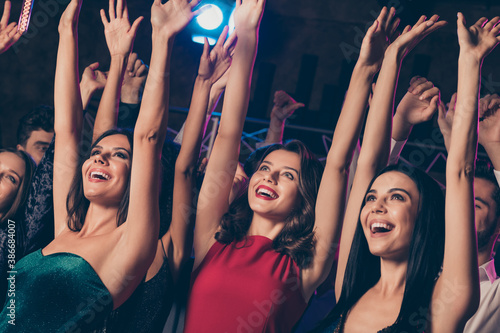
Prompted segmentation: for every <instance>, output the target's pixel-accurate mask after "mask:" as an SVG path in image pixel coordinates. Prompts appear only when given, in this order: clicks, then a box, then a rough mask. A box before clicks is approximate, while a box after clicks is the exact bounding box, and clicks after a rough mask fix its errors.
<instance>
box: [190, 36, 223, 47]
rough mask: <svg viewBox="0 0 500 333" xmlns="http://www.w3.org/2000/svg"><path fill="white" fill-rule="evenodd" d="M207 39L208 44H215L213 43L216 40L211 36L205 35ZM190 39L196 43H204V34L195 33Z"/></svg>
mask: <svg viewBox="0 0 500 333" xmlns="http://www.w3.org/2000/svg"><path fill="white" fill-rule="evenodd" d="M207 39H208V44H210V45H215V43H216V42H217V40H215V39H214V38H211V37H207ZM191 40H192V41H193V42H195V43H198V44H205V36H201V35H195V36H193V37H192V38H191Z"/></svg>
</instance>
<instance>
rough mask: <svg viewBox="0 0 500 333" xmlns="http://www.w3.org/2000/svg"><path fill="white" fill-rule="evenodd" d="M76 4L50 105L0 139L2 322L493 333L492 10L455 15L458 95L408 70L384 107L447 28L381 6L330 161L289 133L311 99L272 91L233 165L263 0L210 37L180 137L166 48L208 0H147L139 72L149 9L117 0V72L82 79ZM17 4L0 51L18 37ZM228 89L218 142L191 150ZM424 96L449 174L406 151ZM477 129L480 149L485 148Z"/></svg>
mask: <svg viewBox="0 0 500 333" xmlns="http://www.w3.org/2000/svg"><path fill="white" fill-rule="evenodd" d="M82 2H83V1H82V0H71V1H70V2H69V4H68V6H67V8H66V9H65V11H64V13H63V14H62V16H61V18H60V21H59V27H58V31H59V45H58V51H57V63H56V71H55V87H54V92H55V93H54V106H53V107H49V106H40V107H37V108H36V109H34V110H33V111H32V112H30V113H28V114H26V115H25V116H24V117H23V118H22V119H21V121H20V124H19V128H18V132H17V139H18V144H17V147H15V148H8V149H2V150H0V273H1V274H0V285H1V288H0V295H1V297H0V302H1V303H2V304H3V310H2V312H1V314H0V332H44V333H46V332H120V333H122V332H134V333H135V332H183V331H184V332H196V333H199V332H214V333H219V332H238V333H239V332H245V333H250V332H278V333H279V332H346V333H349V332H362V333H367V332H368V333H375V332H397V333H401V332H438V333H442V332H467V333H473V332H474V333H477V332H479V333H483V332H486V333H488V332H492V333H493V332H498V331H499V329H500V297H499V296H498V295H497V294H498V293H500V287H499V286H500V279H499V278H498V277H497V274H496V273H495V265H494V261H493V255H494V247H495V243H496V240H497V236H498V234H499V233H500V188H499V185H498V184H499V183H500V111H499V108H500V97H499V96H498V95H496V94H492V95H485V96H483V97H482V98H481V94H480V86H481V85H480V78H481V66H482V63H483V60H484V58H485V57H486V56H487V55H488V54H489V53H490V52H492V51H493V49H494V48H495V47H496V45H497V44H498V43H499V42H500V35H499V33H500V24H499V22H500V17H498V16H497V17H494V18H491V19H488V18H481V19H479V20H478V21H477V22H475V23H473V24H470V23H466V22H465V18H464V16H463V15H462V14H461V13H458V14H457V21H456V27H457V37H458V43H459V47H460V52H459V56H458V69H457V71H458V83H457V90H456V91H457V92H456V93H455V94H454V95H453V97H452V98H451V101H450V103H449V104H447V105H445V104H444V103H443V102H442V101H441V99H440V91H439V89H438V88H437V87H435V86H434V84H433V83H432V82H430V81H428V80H427V79H425V78H423V77H414V78H413V79H412V80H411V82H410V84H409V88H408V91H407V92H406V94H405V96H404V97H403V99H402V100H401V101H400V103H399V104H398V105H397V107H396V108H395V104H394V103H395V101H394V100H395V91H396V88H397V82H398V78H399V72H400V69H401V66H402V64H403V60H404V58H405V57H406V55H407V54H408V53H409V52H411V51H412V50H413V48H415V47H418V44H419V42H420V41H422V40H423V39H424V38H425V37H426V36H427V35H429V34H431V33H435V31H436V30H439V29H440V28H441V27H443V26H444V25H446V24H447V23H446V22H444V21H440V20H439V17H438V16H437V15H434V16H432V17H430V18H426V17H425V16H422V17H420V19H419V20H418V21H417V22H416V23H415V24H414V25H413V26H406V27H404V28H403V29H399V31H398V25H399V19H398V18H396V16H395V13H396V10H395V9H394V8H386V7H384V8H382V10H381V11H380V14H379V16H378V18H377V19H376V20H375V21H374V22H373V24H372V25H371V26H370V27H369V28H368V30H367V32H366V35H365V37H364V39H363V41H362V45H361V49H360V53H359V58H358V60H357V62H356V65H355V67H354V70H353V72H352V76H351V80H350V83H349V88H348V90H347V93H346V95H345V100H344V103H343V106H342V110H341V113H340V117H339V119H338V122H337V125H336V127H337V128H340V129H341V130H335V131H334V134H333V139H332V144H331V148H330V150H329V152H328V156H327V158H326V164H324V163H321V162H320V161H319V160H318V159H317V158H316V157H315V156H314V154H313V153H311V151H310V150H309V149H308V148H307V147H306V145H305V144H303V143H302V142H301V141H299V140H291V141H288V142H286V143H284V144H282V143H281V141H282V137H283V128H284V122H285V120H286V119H287V118H288V117H289V116H290V115H291V114H292V113H293V112H294V111H295V110H296V109H298V108H300V107H303V106H304V105H303V104H301V103H298V102H296V101H295V100H294V99H293V98H292V97H290V96H289V95H288V94H286V93H285V92H284V91H277V92H276V93H275V95H274V107H273V109H272V111H271V121H270V126H269V129H268V132H267V137H266V139H265V141H264V142H263V143H262V144H260V145H259V147H257V148H258V149H257V150H255V152H254V153H253V154H252V155H251V156H250V157H249V158H248V160H247V161H246V162H245V164H244V166H243V165H241V164H239V163H238V160H239V153H240V141H241V137H242V132H243V126H244V123H245V118H246V113H247V109H248V104H249V98H250V82H252V72H253V68H254V63H255V57H256V54H257V46H258V40H259V38H258V36H259V26H260V22H261V19H262V15H263V11H264V7H265V0H236V9H235V13H234V24H235V30H234V32H232V33H229V31H228V30H229V29H228V28H227V27H226V28H224V30H223V32H222V34H221V35H220V37H219V39H218V41H217V43H216V44H215V46H213V47H212V48H211V47H210V46H209V44H208V41H207V40H206V39H205V45H204V49H203V54H202V56H201V59H200V64H199V68H198V74H197V77H196V80H195V83H194V88H193V93H192V99H191V104H190V108H189V113H188V115H187V119H186V121H185V123H184V125H183V127H182V129H181V130H180V131H179V135H178V136H177V137H176V138H175V140H173V141H172V140H170V139H166V134H167V120H168V111H169V80H170V69H169V67H170V57H171V53H172V48H173V45H174V38H175V36H176V35H177V34H178V33H179V32H180V31H182V30H183V29H184V28H185V27H186V26H187V25H188V23H189V22H190V21H191V20H192V19H193V17H195V16H196V15H197V14H199V10H198V8H199V6H198V4H199V2H200V0H191V1H188V0H169V1H167V2H165V3H163V1H161V0H154V1H153V4H152V7H151V17H150V22H151V25H152V36H151V40H152V53H151V59H150V61H149V67H148V66H146V65H145V64H144V63H143V62H142V61H141V60H140V59H139V58H138V56H137V54H135V53H132V49H133V42H134V39H135V35H136V32H137V29H138V27H139V25H140V24H145V22H142V21H143V19H144V18H143V17H139V18H138V19H136V20H135V21H134V22H130V21H129V13H128V8H127V4H126V1H125V0H109V9H108V11H105V10H101V13H100V15H101V19H102V23H103V26H104V35H105V38H106V44H107V47H108V50H109V54H110V57H111V62H110V66H109V71H107V72H103V71H100V70H99V64H98V63H94V64H91V65H89V66H88V67H87V68H86V69H85V71H84V72H83V74H82V76H81V79H80V77H79V70H78V63H79V61H78V19H79V14H80V8H81V6H82ZM10 8H11V3H10V1H5V4H4V9H3V15H2V18H1V21H0V53H3V52H5V51H7V50H8V49H9V47H10V46H12V45H13V44H14V43H15V42H16V41H17V40H18V39H19V38H20V37H21V34H22V31H18V27H17V25H16V23H9V14H10ZM450 23H453V22H450ZM453 24H454V23H453ZM436 33H439V32H436ZM0 57H1V55H0ZM375 77H376V78H377V80H376V84H374V79H375ZM99 90H102V96H101V97H100V102H99V104H98V107H93V106H92V102H91V99H92V96H93V94H94V93H95V92H96V91H99ZM224 91H225V93H224V100H223V105H222V116H221V119H220V127H219V130H218V133H217V136H216V138H215V141H214V143H213V148H212V150H211V155H210V159H209V160H208V161H207V160H206V159H203V161H199V156H200V147H201V144H202V140H203V137H204V135H205V130H206V127H207V124H208V120H209V118H210V115H211V113H212V111H213V110H214V108H215V107H216V105H217V102H218V100H219V97H220V96H221V94H222V93H223V92H224ZM94 99H95V98H94ZM395 109H396V111H395V112H394V110H395ZM124 110H125V111H124ZM436 113H437V118H438V125H439V129H440V130H441V133H442V136H443V138H444V142H445V146H446V149H447V152H448V156H447V163H446V189H445V190H444V189H442V188H441V187H440V186H439V185H438V183H437V182H436V181H435V180H433V179H432V178H431V177H430V176H429V175H427V174H426V173H425V172H424V171H421V170H419V169H417V168H415V167H412V166H410V165H407V164H402V163H398V157H399V153H400V152H401V149H402V148H403V146H404V143H405V142H406V140H407V139H408V137H409V135H410V132H411V130H412V127H413V126H414V125H417V124H420V123H423V122H425V121H428V120H430V119H432V118H433V116H434V114H436ZM124 114H125V115H124ZM126 128H129V129H126ZM130 128H133V131H132V130H130ZM362 128H364V133H363V140H362V141H363V144H362V145H361V148H360V151H359V154H355V151H356V149H357V147H358V141H359V137H360V135H361V130H362ZM478 143H479V144H481V145H482V146H483V147H484V149H485V151H486V153H487V155H488V158H489V160H488V161H476V155H477V144H478ZM351 166H355V173H354V172H351V173H349V170H350V168H351ZM352 169H354V167H353V168H352ZM497 170H498V171H497ZM349 177H351V179H349ZM351 184H352V185H351ZM193 256H194V259H193Z"/></svg>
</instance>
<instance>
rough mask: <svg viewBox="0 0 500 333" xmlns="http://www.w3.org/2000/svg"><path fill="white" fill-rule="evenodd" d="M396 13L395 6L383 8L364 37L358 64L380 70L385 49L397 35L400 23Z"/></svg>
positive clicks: (376, 70) (375, 70)
mask: <svg viewBox="0 0 500 333" xmlns="http://www.w3.org/2000/svg"><path fill="white" fill-rule="evenodd" d="M395 14H396V9H394V7H392V8H391V9H390V10H388V9H387V7H384V8H382V10H381V11H380V14H379V16H378V17H377V19H376V20H375V22H373V24H372V25H371V27H370V28H368V31H367V32H366V35H365V37H364V38H363V42H362V44H361V50H360V53H359V58H358V64H359V65H361V66H368V67H371V68H372V69H373V72H374V73H376V72H378V71H379V70H380V66H382V60H383V59H384V53H385V50H386V49H387V47H388V46H389V44H390V43H391V41H392V40H393V39H394V37H395V32H396V29H397V27H398V25H399V18H395V17H394V15H395Z"/></svg>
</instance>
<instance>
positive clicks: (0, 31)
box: [0, 0, 23, 53]
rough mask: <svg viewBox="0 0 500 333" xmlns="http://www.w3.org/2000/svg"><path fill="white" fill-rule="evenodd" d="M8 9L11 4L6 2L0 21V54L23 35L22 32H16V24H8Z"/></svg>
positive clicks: (8, 1)
mask: <svg viewBox="0 0 500 333" xmlns="http://www.w3.org/2000/svg"><path fill="white" fill-rule="evenodd" d="M10 8H11V2H10V0H6V1H5V3H4V6H3V14H2V19H1V20H0V53H4V52H5V51H7V50H8V49H9V48H10V47H11V46H12V45H14V44H15V43H16V42H17V41H18V40H19V38H21V36H22V34H23V32H22V31H18V30H17V23H16V22H11V23H10V24H9V18H10Z"/></svg>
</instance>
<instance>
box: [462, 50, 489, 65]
mask: <svg viewBox="0 0 500 333" xmlns="http://www.w3.org/2000/svg"><path fill="white" fill-rule="evenodd" d="M482 62H483V59H482V58H478V56H477V55H475V54H474V53H472V52H469V51H467V50H460V54H459V56H458V64H459V65H460V64H463V65H464V66H475V67H481V64H482Z"/></svg>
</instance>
